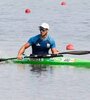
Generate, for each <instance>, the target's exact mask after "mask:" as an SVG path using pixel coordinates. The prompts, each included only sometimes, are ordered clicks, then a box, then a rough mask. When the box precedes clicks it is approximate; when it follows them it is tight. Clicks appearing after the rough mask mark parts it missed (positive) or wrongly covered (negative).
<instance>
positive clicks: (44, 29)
mask: <svg viewBox="0 0 90 100" xmlns="http://www.w3.org/2000/svg"><path fill="white" fill-rule="evenodd" d="M39 30H40V31H43V32H44V31H47V30H48V29H46V28H43V27H39Z"/></svg>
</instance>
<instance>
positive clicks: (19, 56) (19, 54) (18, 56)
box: [17, 43, 30, 59]
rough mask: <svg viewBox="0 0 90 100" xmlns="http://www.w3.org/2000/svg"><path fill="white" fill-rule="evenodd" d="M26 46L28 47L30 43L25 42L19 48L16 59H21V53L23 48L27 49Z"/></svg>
mask: <svg viewBox="0 0 90 100" xmlns="http://www.w3.org/2000/svg"><path fill="white" fill-rule="evenodd" d="M28 47H30V44H29V43H26V44H24V45H23V46H22V47H21V48H20V50H19V52H18V55H17V59H22V54H23V53H24V52H25V49H27V48H28Z"/></svg>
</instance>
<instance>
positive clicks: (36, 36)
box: [31, 34, 40, 39]
mask: <svg viewBox="0 0 90 100" xmlns="http://www.w3.org/2000/svg"><path fill="white" fill-rule="evenodd" d="M39 37H40V34H38V35H35V36H32V37H31V38H33V39H35V38H36V39H37V38H39Z"/></svg>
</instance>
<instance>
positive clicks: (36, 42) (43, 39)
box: [17, 23, 59, 59]
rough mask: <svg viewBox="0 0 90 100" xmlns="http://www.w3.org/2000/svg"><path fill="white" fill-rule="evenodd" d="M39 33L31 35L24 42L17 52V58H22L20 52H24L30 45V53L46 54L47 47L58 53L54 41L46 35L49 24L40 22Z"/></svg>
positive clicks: (47, 51)
mask: <svg viewBox="0 0 90 100" xmlns="http://www.w3.org/2000/svg"><path fill="white" fill-rule="evenodd" d="M39 30H40V34H38V35H36V36H34V37H31V38H30V39H29V40H28V42H27V43H26V44H24V45H23V46H22V47H21V48H20V50H19V52H18V56H17V58H18V59H22V54H23V53H24V52H25V49H27V48H29V47H30V46H32V54H36V55H39V54H48V53H49V49H51V52H52V53H53V54H58V53H59V51H58V50H57V49H56V45H55V41H54V40H53V39H52V38H51V36H49V35H48V30H49V25H48V24H47V23H42V24H41V25H40V26H39Z"/></svg>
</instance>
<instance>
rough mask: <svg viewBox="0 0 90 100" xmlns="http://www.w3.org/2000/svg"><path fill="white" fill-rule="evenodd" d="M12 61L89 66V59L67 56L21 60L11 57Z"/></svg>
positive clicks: (18, 62)
mask: <svg viewBox="0 0 90 100" xmlns="http://www.w3.org/2000/svg"><path fill="white" fill-rule="evenodd" d="M12 62H13V63H17V64H43V65H71V66H84V67H90V60H84V59H78V58H69V57H51V58H23V59H22V60H18V59H13V60H12Z"/></svg>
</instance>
